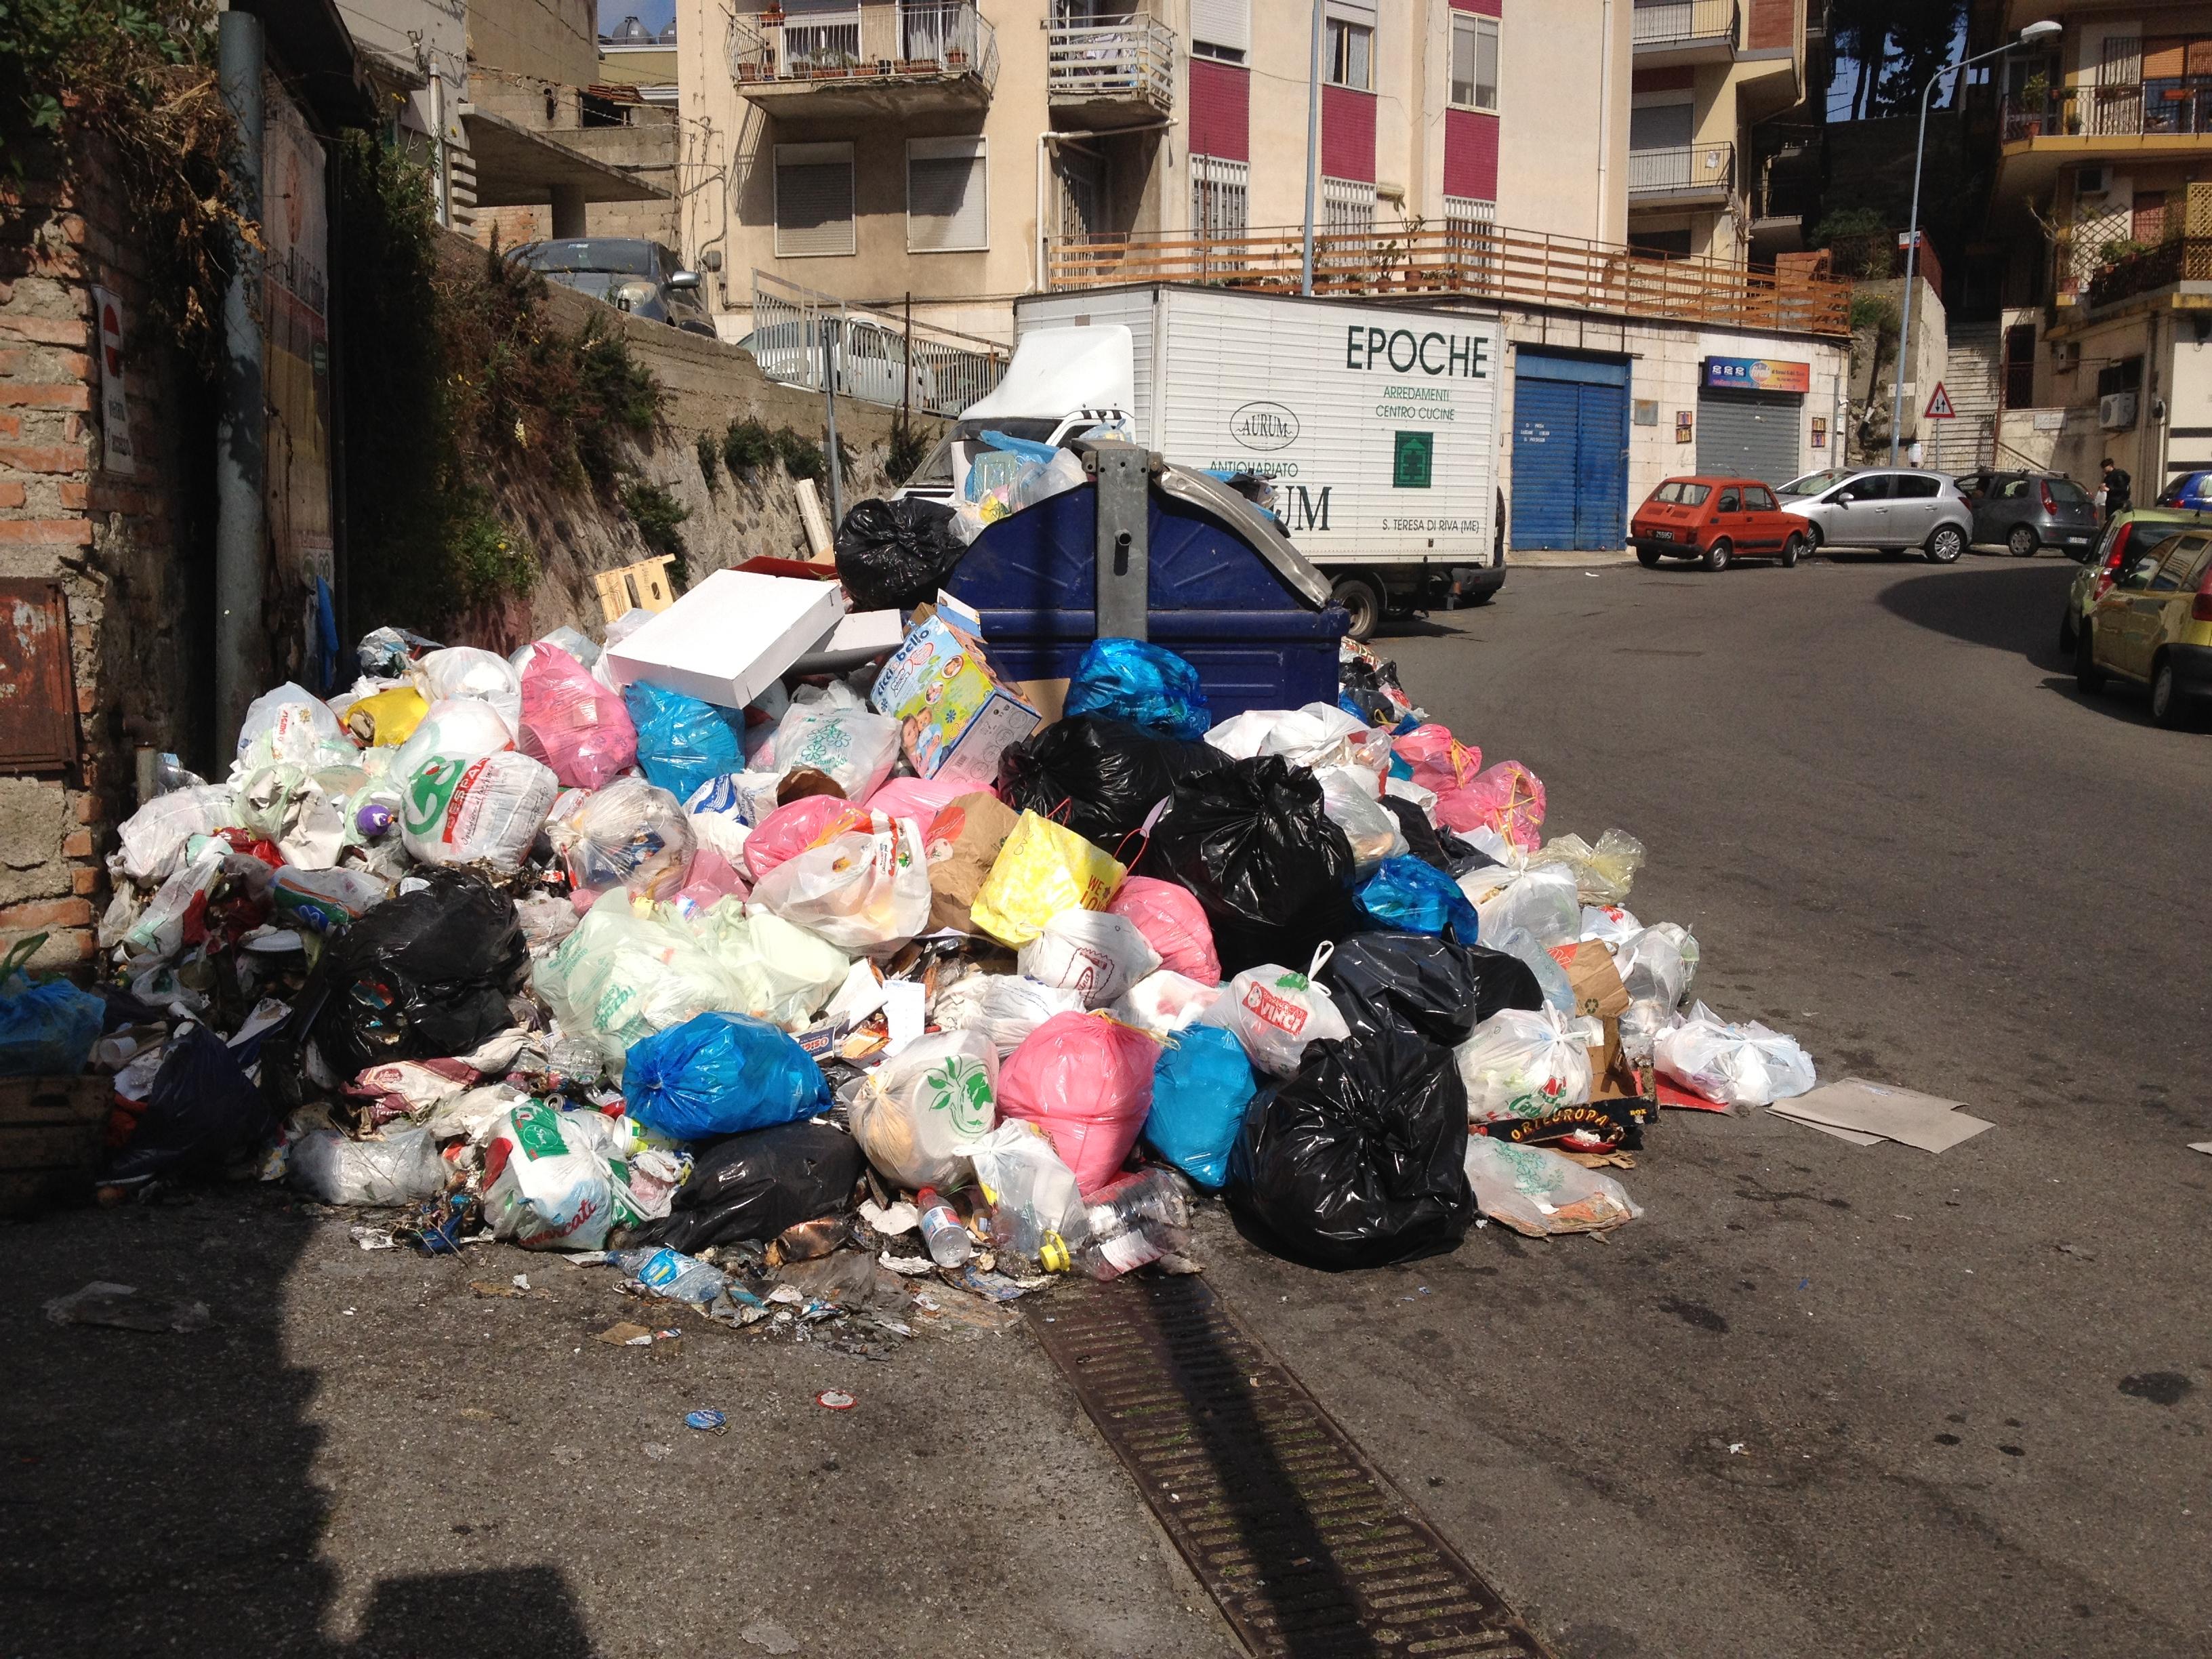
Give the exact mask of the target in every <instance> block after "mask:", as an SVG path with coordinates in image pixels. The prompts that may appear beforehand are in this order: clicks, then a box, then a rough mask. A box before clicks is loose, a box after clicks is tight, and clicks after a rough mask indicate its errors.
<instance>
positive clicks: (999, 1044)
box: [970, 974, 1083, 1054]
mask: <svg viewBox="0 0 2212 1659" xmlns="http://www.w3.org/2000/svg"><path fill="white" fill-rule="evenodd" d="M978 977H979V978H980V979H981V985H980V986H979V987H977V988H976V990H975V995H974V999H973V1003H972V1006H973V1007H974V1009H975V1015H974V1021H973V1024H972V1025H971V1027H970V1029H972V1030H980V1031H981V1032H982V1033H983V1035H984V1036H987V1037H988V1038H990V1040H991V1042H992V1045H993V1046H994V1048H997V1049H998V1051H999V1052H1000V1054H1012V1052H1013V1051H1014V1050H1015V1049H1017V1048H1020V1047H1021V1046H1022V1044H1023V1043H1024V1042H1027V1041H1028V1040H1029V1036H1030V1032H1032V1031H1034V1030H1036V1028H1037V1027H1038V1026H1040V1025H1042V1024H1044V1023H1045V1021H1047V1020H1048V1019H1050V1018H1052V1017H1053V1016H1054V1015H1055V1014H1079V1013H1081V1012H1083V994H1082V993H1081V992H1080V991H1063V990H1060V989H1059V988H1058V987H1054V986H1050V985H1040V984H1038V983H1037V982H1036V981H1035V980H1033V979H1024V978H1023V977H1022V976H1021V975H1018V974H985V975H979V976H978Z"/></svg>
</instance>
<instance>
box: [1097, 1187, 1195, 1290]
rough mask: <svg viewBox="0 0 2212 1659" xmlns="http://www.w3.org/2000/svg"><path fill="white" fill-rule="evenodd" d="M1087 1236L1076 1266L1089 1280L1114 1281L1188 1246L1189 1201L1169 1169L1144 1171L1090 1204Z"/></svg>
mask: <svg viewBox="0 0 2212 1659" xmlns="http://www.w3.org/2000/svg"><path fill="white" fill-rule="evenodd" d="M1089 1215H1090V1224H1091V1237H1090V1240H1089V1242H1088V1243H1085V1245H1084V1247H1083V1249H1082V1250H1081V1251H1080V1253H1079V1255H1077V1257H1076V1261H1077V1263H1078V1265H1079V1266H1080V1267H1082V1269H1083V1271H1084V1272H1085V1273H1088V1274H1090V1275H1091V1278H1093V1279H1118V1278H1119V1277H1121V1274H1123V1273H1127V1272H1129V1271H1131V1270H1132V1269H1133V1268H1136V1267H1143V1266H1144V1265H1145V1264H1146V1262H1148V1261H1158V1260H1159V1259H1160V1258H1161V1257H1162V1256H1164V1255H1169V1254H1170V1252H1173V1251H1178V1250H1181V1249H1182V1248H1183V1247H1184V1246H1185V1245H1186V1244H1188V1243H1190V1202H1189V1200H1188V1199H1187V1198H1185V1197H1184V1195H1183V1188H1182V1182H1181V1181H1180V1180H1178V1179H1177V1178H1176V1176H1175V1174H1174V1173H1173V1172H1172V1171H1171V1170H1141V1171H1139V1173H1138V1174H1136V1175H1132V1176H1122V1177H1121V1179H1120V1180H1118V1181H1115V1182H1109V1183H1108V1184H1107V1185H1106V1186H1104V1187H1103V1188H1100V1189H1099V1190H1098V1192H1097V1194H1095V1195H1094V1196H1093V1197H1092V1199H1091V1205H1090V1212H1089Z"/></svg>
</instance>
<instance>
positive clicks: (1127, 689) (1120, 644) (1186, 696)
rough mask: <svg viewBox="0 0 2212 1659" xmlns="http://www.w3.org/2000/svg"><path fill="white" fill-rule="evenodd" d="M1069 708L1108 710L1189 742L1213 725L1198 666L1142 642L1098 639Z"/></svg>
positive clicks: (1079, 669) (1071, 687) (1079, 672)
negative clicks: (1200, 681) (1201, 685)
mask: <svg viewBox="0 0 2212 1659" xmlns="http://www.w3.org/2000/svg"><path fill="white" fill-rule="evenodd" d="M1066 712H1067V713H1068V714H1105V715H1108V716H1109V717H1111V718H1112V719H1115V720H1127V721H1128V723H1129V724H1130V725H1132V726H1138V727H1139V728H1141V729H1142V730H1144V731H1146V732H1151V733H1152V734H1153V735H1154V736H1155V737H1162V738H1182V740H1183V741H1184V742H1186V743H1196V742H1197V741H1198V740H1199V739H1200V738H1203V737H1204V736H1205V735H1206V732H1207V730H1208V728H1210V727H1211V726H1212V724H1213V716H1212V714H1211V713H1210V712H1209V711H1208V710H1207V708H1206V693H1205V691H1204V690H1202V689H1201V688H1200V685H1199V681H1198V670H1197V669H1195V668H1194V667H1192V666H1191V665H1190V664H1189V663H1188V662H1186V661H1184V660H1183V659H1182V658H1181V657H1178V656H1177V655H1176V653H1174V652H1172V651H1164V650H1162V649H1161V648H1160V647H1158V646H1157V645H1148V644H1146V642H1145V641H1142V640H1119V639H1106V640H1093V641H1091V648H1090V649H1089V650H1087V651H1085V653H1083V660H1082V661H1081V662H1079V663H1078V664H1077V665H1075V678H1073V679H1072V680H1070V681H1069V682H1068V686H1067V702H1066Z"/></svg>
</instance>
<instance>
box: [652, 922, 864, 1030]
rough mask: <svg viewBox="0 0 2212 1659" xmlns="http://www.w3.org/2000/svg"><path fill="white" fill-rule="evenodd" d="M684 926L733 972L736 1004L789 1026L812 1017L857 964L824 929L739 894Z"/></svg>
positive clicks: (749, 1011)
mask: <svg viewBox="0 0 2212 1659" xmlns="http://www.w3.org/2000/svg"><path fill="white" fill-rule="evenodd" d="M681 925H682V926H684V927H685V928H686V930H687V931H688V932H689V933H690V935H691V936H692V937H693V938H694V939H697V940H698V941H699V943H700V944H701V945H704V946H705V947H706V949H707V950H708V951H710V952H712V953H713V955H714V959H715V960H716V961H717V962H719V963H720V964H721V966H722V968H723V969H725V971H726V972H727V973H728V975H730V978H731V981H732V985H733V986H734V987H735V991H736V995H737V1001H736V1003H735V1005H734V1006H737V1007H738V1008H739V1009H741V1010H743V1011H744V1012H746V1013H749V1014H754V1015H757V1016H758V1017H759V1018H762V1019H765V1020H768V1021H769V1022H770V1023H771V1024H776V1025H781V1026H783V1027H784V1028H786V1029H787V1030H790V1029H793V1028H795V1027H798V1026H801V1025H804V1024H805V1023H806V1022H807V1021H808V1020H810V1019H811V1018H814V1016H815V1014H816V1013H817V1012H819V1011H820V1010H821V1008H822V1006H823V1004H825V1003H827V1002H828V1001H829V999H830V998H831V997H833V996H835V995H836V994H837V987H839V986H841V985H842V984H843V983H844V982H845V975H846V974H847V972H848V970H849V969H851V967H852V958H851V957H848V955H846V953H845V952H844V951H841V950H839V949H838V948H837V947H836V945H832V944H830V943H829V940H828V939H823V937H822V936H821V935H820V934H819V933H809V932H808V931H807V930H806V929H805V928H804V927H794V926H793V925H792V924H791V923H790V922H787V921H785V920H784V919H783V918H782V917H781V916H779V915H775V914H774V913H773V912H772V911H769V910H768V909H767V908H763V907H762V906H760V905H750V906H748V905H746V904H744V903H742V902H739V901H738V900H736V899H722V900H720V901H719V902H716V903H714V904H712V905H710V906H708V908H706V909H705V910H704V911H702V913H701V914H699V915H696V916H694V917H691V918H690V919H689V920H688V921H685V922H684V923H683V924H681Z"/></svg>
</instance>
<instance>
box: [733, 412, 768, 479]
mask: <svg viewBox="0 0 2212 1659" xmlns="http://www.w3.org/2000/svg"><path fill="white" fill-rule="evenodd" d="M774 462H775V433H773V432H771V431H769V429H768V428H767V427H765V426H763V425H762V424H761V422H758V421H757V420H754V419H753V418H752V417H751V416H746V418H745V419H744V420H742V421H732V422H730V429H729V430H728V431H727V432H726V433H725V434H724V435H723V436H722V465H725V466H726V467H728V468H729V469H730V476H731V477H732V478H750V477H752V475H753V474H754V473H756V472H757V471H759V470H760V469H761V468H763V467H764V466H768V465H772V464H773V463H774Z"/></svg>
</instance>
